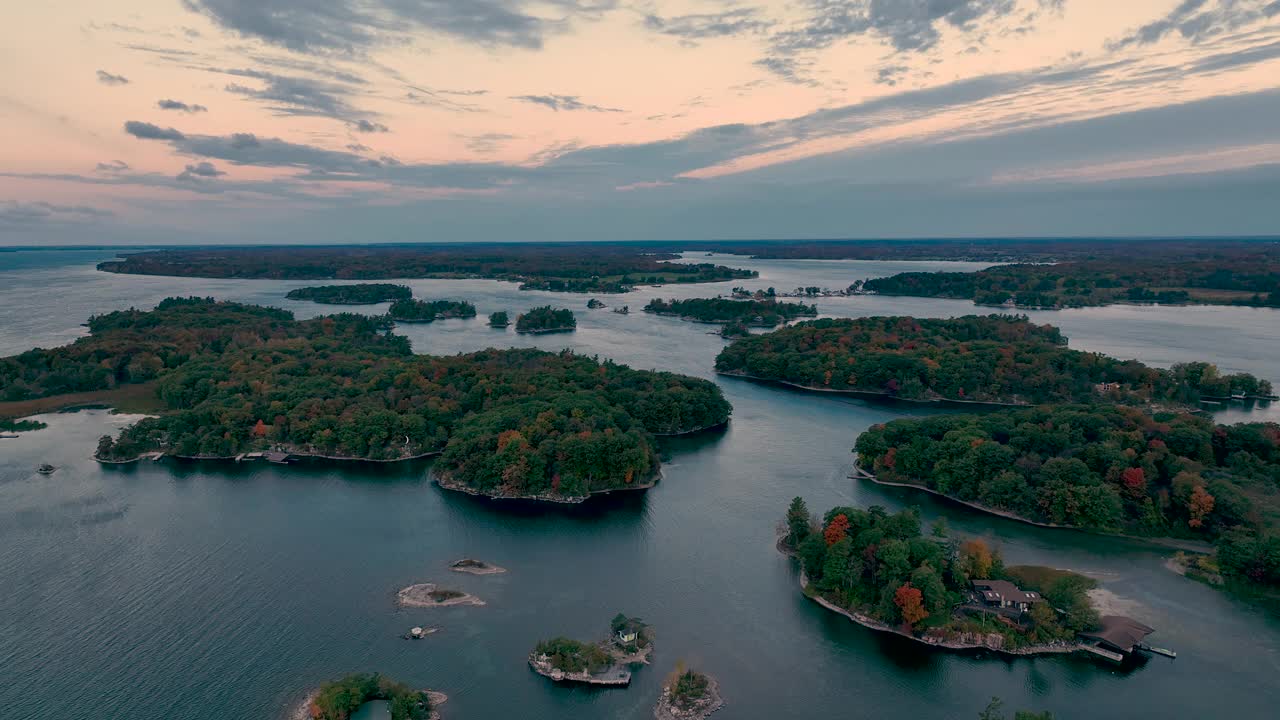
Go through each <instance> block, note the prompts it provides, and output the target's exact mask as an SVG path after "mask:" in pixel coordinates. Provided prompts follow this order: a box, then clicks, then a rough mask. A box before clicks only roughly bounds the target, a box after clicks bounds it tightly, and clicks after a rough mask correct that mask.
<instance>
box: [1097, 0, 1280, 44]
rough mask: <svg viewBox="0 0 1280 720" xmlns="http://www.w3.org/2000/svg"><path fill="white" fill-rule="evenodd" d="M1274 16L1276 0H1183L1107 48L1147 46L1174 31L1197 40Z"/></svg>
mask: <svg viewBox="0 0 1280 720" xmlns="http://www.w3.org/2000/svg"><path fill="white" fill-rule="evenodd" d="M1277 15H1280V1H1277V0H1182V2H1180V3H1178V5H1176V6H1175V7H1174V8H1173V9H1172V10H1170V11H1169V13H1168V14H1167V15H1165V16H1164V17H1162V18H1160V19H1158V20H1155V21H1153V22H1150V23H1147V24H1146V25H1142V26H1140V27H1138V28H1136V29H1134V30H1132V31H1130V32H1129V33H1128V34H1127V35H1125V36H1123V37H1121V38H1120V39H1118V40H1115V41H1113V42H1111V43H1109V45H1108V47H1109V48H1110V49H1112V50H1119V49H1122V48H1125V47H1129V46H1132V45H1149V44H1151V43H1154V42H1157V41H1159V40H1161V39H1163V38H1165V37H1167V36H1169V35H1171V34H1174V33H1177V34H1178V35H1179V36H1181V37H1182V38H1183V39H1184V40H1188V41H1190V42H1193V43H1198V42H1202V41H1204V40H1207V39H1209V38H1211V37H1214V36H1217V35H1221V34H1223V33H1226V32H1230V31H1233V30H1238V29H1239V28H1242V27H1244V26H1246V25H1251V24H1253V23H1255V22H1257V21H1259V20H1264V19H1267V18H1272V17H1275V16H1277Z"/></svg>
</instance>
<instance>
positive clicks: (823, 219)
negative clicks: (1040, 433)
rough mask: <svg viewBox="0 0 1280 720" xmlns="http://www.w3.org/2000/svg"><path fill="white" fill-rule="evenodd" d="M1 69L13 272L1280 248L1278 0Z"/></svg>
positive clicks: (477, 5) (596, 19)
mask: <svg viewBox="0 0 1280 720" xmlns="http://www.w3.org/2000/svg"><path fill="white" fill-rule="evenodd" d="M0 67H2V68H4V72H3V73H0V133H2V135H0V137H3V138H4V141H3V142H0V245H68V244H110V243H127V244H134V243H137V244H187V243H192V244H194V243H263V242H271V243H331V242H346V243H351V242H446V241H448V242H452V241H546V240H645V239H655V240H657V239H661V240H678V239H690V240H699V239H753V238H860V237H882V238H891V237H949V236H956V237H975V236H986V237H1004V236H1018V237H1027V236H1070V235H1117V236H1118V235H1272V234H1280V212H1277V210H1276V208H1277V206H1278V201H1277V198H1280V0H1124V1H1123V2H1119V1H1118V0H784V1H782V2H753V1H752V0H117V1H116V2H110V3H104V2H100V1H93V0H44V2H40V3H34V2H6V3H2V4H0Z"/></svg>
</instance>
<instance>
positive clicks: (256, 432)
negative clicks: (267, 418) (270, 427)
mask: <svg viewBox="0 0 1280 720" xmlns="http://www.w3.org/2000/svg"><path fill="white" fill-rule="evenodd" d="M253 436H254V437H256V438H264V437H266V436H267V424H266V423H264V422H262V421H261V420H259V421H258V424H257V425H254V426H253Z"/></svg>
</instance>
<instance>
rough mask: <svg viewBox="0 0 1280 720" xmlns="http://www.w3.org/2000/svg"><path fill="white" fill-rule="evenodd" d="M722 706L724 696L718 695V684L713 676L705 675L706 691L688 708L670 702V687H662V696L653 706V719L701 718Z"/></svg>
mask: <svg viewBox="0 0 1280 720" xmlns="http://www.w3.org/2000/svg"><path fill="white" fill-rule="evenodd" d="M722 707H724V698H722V697H721V696H720V684H719V683H717V682H716V680H715V678H713V677H709V676H708V677H707V692H706V695H704V696H703V697H702V698H699V700H698V702H697V703H695V704H694V705H693V707H690V708H688V709H685V710H682V709H680V708H678V707H676V706H675V705H673V704H672V702H671V688H670V687H664V688H662V696H661V697H659V698H658V704H657V705H654V706H653V717H654V720H703V719H704V718H707V717H710V716H711V713H714V712H715V711H717V710H719V709H720V708H722Z"/></svg>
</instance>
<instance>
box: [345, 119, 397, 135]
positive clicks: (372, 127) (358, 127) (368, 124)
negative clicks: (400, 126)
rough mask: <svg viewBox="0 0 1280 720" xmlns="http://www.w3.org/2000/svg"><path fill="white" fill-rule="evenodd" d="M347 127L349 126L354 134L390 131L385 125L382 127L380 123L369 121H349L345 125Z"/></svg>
mask: <svg viewBox="0 0 1280 720" xmlns="http://www.w3.org/2000/svg"><path fill="white" fill-rule="evenodd" d="M347 125H348V126H350V127H351V129H352V130H355V131H356V132H362V133H375V132H387V131H388V130H390V128H388V127H387V126H386V125H383V124H382V123H378V122H373V121H371V120H355V121H350V122H348V123H347Z"/></svg>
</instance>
